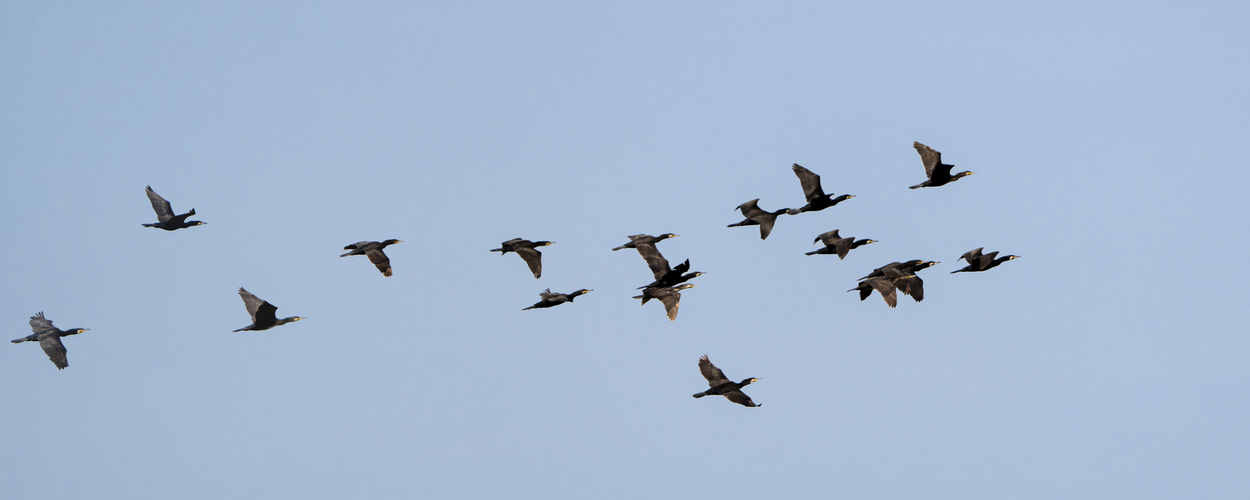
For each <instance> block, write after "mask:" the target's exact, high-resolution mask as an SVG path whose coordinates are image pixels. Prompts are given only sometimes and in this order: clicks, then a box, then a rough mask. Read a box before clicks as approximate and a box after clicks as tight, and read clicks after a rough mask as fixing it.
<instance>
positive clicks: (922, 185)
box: [907, 183, 924, 189]
mask: <svg viewBox="0 0 1250 500" xmlns="http://www.w3.org/2000/svg"><path fill="white" fill-rule="evenodd" d="M922 187H924V184H923V183H921V184H916V185H915V186H912V187H909V188H907V189H920V188H922Z"/></svg>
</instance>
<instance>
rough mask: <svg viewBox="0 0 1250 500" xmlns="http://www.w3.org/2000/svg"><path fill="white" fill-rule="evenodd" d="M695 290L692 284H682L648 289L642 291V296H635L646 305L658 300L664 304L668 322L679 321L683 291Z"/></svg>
mask: <svg viewBox="0 0 1250 500" xmlns="http://www.w3.org/2000/svg"><path fill="white" fill-rule="evenodd" d="M691 288H694V285H692V284H690V283H682V284H680V285H677V286H674V287H667V288H659V287H646V288H643V289H642V295H635V296H634V298H635V299H642V303H643V304H646V303H647V301H648V300H651V299H656V300H658V301H660V303H662V304H664V311H665V312H666V313H667V314H668V320H669V321H673V320H675V319H677V308H678V306H680V302H681V291H682V290H688V289H691Z"/></svg>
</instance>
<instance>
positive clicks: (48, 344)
mask: <svg viewBox="0 0 1250 500" xmlns="http://www.w3.org/2000/svg"><path fill="white" fill-rule="evenodd" d="M30 329H31V330H33V331H34V332H35V333H34V334H32V335H30V336H27V337H22V338H20V339H13V343H14V344H20V343H22V342H39V347H42V348H43V352H44V353H46V354H47V355H48V359H51V360H52V364H54V365H56V369H58V370H64V369H65V367H67V366H69V360H68V359H67V358H66V357H65V353H66V352H67V351H66V349H65V344H62V343H61V337H65V336H68V335H78V334H80V333H82V332H86V331H90V330H91V329H90V328H70V329H69V330H60V329H58V328H57V327H55V326H52V322H51V321H49V320H48V319H47V318H45V317H44V316H43V311H39V314H36V315H34V316H31V317H30Z"/></svg>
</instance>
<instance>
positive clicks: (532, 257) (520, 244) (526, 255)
mask: <svg viewBox="0 0 1250 500" xmlns="http://www.w3.org/2000/svg"><path fill="white" fill-rule="evenodd" d="M554 243H555V242H554V241H530V240H525V239H521V238H512V239H510V240H508V241H505V242H503V243H500V248H495V249H491V251H492V252H499V255H503V254H506V253H508V252H514V253H516V254H517V255H520V256H521V260H524V261H525V264H526V265H528V266H529V268H530V272H532V273H534V278H535V279H537V278H540V277H542V275H543V261H542V258H543V253H542V252H539V251H538V250H537V249H536V248H535V247H545V246H547V245H551V244H554Z"/></svg>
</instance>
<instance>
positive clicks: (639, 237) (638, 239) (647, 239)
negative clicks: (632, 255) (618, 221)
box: [612, 233, 679, 252]
mask: <svg viewBox="0 0 1250 500" xmlns="http://www.w3.org/2000/svg"><path fill="white" fill-rule="evenodd" d="M678 236H679V235H676V234H673V233H664V234H661V235H659V236H651V235H649V234H631V235H629V243H626V244H624V245H621V246H619V247H616V248H613V249H612V251H613V252H615V251H617V250H621V249H625V248H638V244H639V243H647V244H651V245H654V244H656V243H659V242H660V241H663V240H666V239H669V238H676V237H678Z"/></svg>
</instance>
